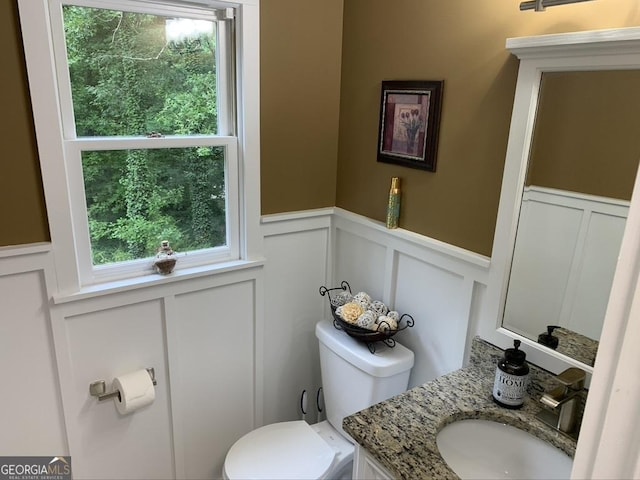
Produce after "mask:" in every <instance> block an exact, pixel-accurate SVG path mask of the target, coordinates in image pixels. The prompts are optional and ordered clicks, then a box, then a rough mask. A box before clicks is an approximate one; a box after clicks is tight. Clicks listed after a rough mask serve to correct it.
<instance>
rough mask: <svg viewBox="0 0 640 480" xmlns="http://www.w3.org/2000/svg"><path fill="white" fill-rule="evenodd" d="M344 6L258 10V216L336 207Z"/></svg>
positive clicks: (273, 2)
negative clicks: (259, 182)
mask: <svg viewBox="0 0 640 480" xmlns="http://www.w3.org/2000/svg"><path fill="white" fill-rule="evenodd" d="M347 1H349V0H347ZM342 5H343V0H322V1H321V2H318V1H317V0H263V1H262V3H261V5H260V8H261V12H260V29H261V32H260V42H261V46H260V49H261V64H260V67H261V75H260V81H261V86H260V95H261V105H260V108H261V133H260V136H261V139H260V145H261V179H262V182H261V190H262V192H261V193H262V213H263V214H269V213H278V212H287V211H295V210H306V209H310V208H320V207H329V206H334V205H335V198H336V169H337V161H338V117H339V114H340V112H339V106H340V59H341V49H342V9H343V7H342Z"/></svg>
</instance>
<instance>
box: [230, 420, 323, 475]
mask: <svg viewBox="0 0 640 480" xmlns="http://www.w3.org/2000/svg"><path fill="white" fill-rule="evenodd" d="M335 457H336V452H335V451H334V450H333V449H332V448H331V447H330V446H329V445H328V444H327V443H326V442H325V441H324V440H322V438H320V435H318V433H316V432H315V431H314V430H313V429H312V428H311V427H310V426H309V424H307V423H306V422H304V421H302V420H299V421H295V422H282V423H274V424H271V425H266V426H264V427H260V428H258V429H256V430H253V431H252V432H249V433H247V434H246V435H245V436H244V437H242V438H240V439H239V440H238V441H237V442H236V443H235V444H234V445H233V446H232V447H231V449H230V450H229V452H228V453H227V458H226V459H225V462H224V474H225V476H226V478H229V479H232V480H236V479H255V480H260V479H274V478H278V479H283V480H284V479H300V480H303V479H322V478H324V477H325V475H326V474H327V472H329V470H330V469H331V467H332V465H333V463H334V459H335Z"/></svg>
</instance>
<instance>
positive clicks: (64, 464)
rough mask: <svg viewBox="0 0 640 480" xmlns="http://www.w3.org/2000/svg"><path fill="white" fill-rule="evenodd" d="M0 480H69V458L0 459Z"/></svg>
mask: <svg viewBox="0 0 640 480" xmlns="http://www.w3.org/2000/svg"><path fill="white" fill-rule="evenodd" d="M0 480H71V457H0Z"/></svg>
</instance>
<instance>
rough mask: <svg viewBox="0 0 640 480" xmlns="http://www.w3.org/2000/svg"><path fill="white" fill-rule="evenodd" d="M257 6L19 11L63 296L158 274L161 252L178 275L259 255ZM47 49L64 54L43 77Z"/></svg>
mask: <svg viewBox="0 0 640 480" xmlns="http://www.w3.org/2000/svg"><path fill="white" fill-rule="evenodd" d="M196 3H207V4H212V5H214V4H215V5H214V6H209V5H207V6H199V5H196ZM230 5H233V6H234V8H229V7H230ZM214 7H215V8H214ZM253 7H257V0H252V1H249V0H247V1H244V2H243V1H240V2H234V4H226V3H225V2H209V1H207V2H205V1H204V0H194V1H192V2H189V3H187V2H180V1H164V0H157V1H149V0H126V1H125V0H19V8H20V18H21V24H22V29H23V38H24V44H25V56H26V59H27V70H28V73H29V81H30V88H31V95H32V104H33V109H34V120H35V123H36V134H37V137H38V147H39V154H40V162H41V164H42V170H43V182H44V186H45V197H46V200H47V210H48V213H49V217H50V224H51V231H52V241H53V244H54V253H55V254H56V255H55V256H56V266H57V267H61V268H63V269H66V270H68V272H67V273H68V274H67V279H68V280H67V281H65V282H64V284H65V285H64V287H66V288H63V289H65V290H77V289H78V288H80V287H81V286H83V285H90V284H95V283H100V282H104V281H108V280H114V279H120V278H127V277H132V276H140V275H145V274H151V273H153V270H152V263H153V258H154V256H155V253H156V251H157V248H158V246H159V245H160V243H161V241H163V240H169V241H170V242H171V245H172V247H173V248H174V250H176V251H177V252H178V255H179V261H178V265H177V267H176V268H177V269H178V268H183V269H184V268H188V267H192V266H196V265H204V264H215V263H219V262H228V261H237V260H240V259H243V258H244V259H248V258H249V257H250V252H251V248H250V247H249V245H247V244H246V241H247V239H249V238H252V235H251V234H250V232H248V230H249V229H250V228H252V227H248V226H247V225H248V219H249V217H253V218H256V216H257V211H258V208H257V207H258V201H257V195H256V193H249V192H250V191H251V190H250V185H252V184H253V185H255V184H256V181H257V178H258V177H257V174H258V173H259V172H258V168H257V166H258V163H257V149H256V148H255V147H254V146H251V147H250V146H249V140H250V136H251V134H252V133H255V136H256V137H257V136H258V134H257V129H256V126H257V122H256V121H255V120H252V119H255V115H256V112H257V106H256V103H257V101H256V100H257V94H255V90H257V80H256V81H248V80H247V75H246V72H247V71H248V70H250V69H251V68H256V67H255V65H253V62H254V61H255V60H252V59H253V58H255V59H257V53H255V51H257V41H256V40H255V39H250V37H249V36H247V34H246V31H245V33H244V38H240V41H238V42H237V40H238V38H239V37H238V36H239V35H242V31H243V29H241V28H239V27H240V25H237V24H236V21H237V18H242V19H244V20H245V21H246V22H248V23H251V22H254V23H255V22H257V20H256V18H257V8H253ZM39 22H47V23H48V24H49V25H48V26H49V28H47V29H44V33H43V29H42V28H41V23H39ZM47 32H48V33H47ZM236 43H238V44H240V45H241V47H242V48H241V49H240V50H238V51H236V48H235V45H236ZM38 46H40V47H47V48H40V49H39V48H38ZM43 51H44V52H53V53H52V54H51V55H50V56H49V58H48V59H47V60H48V62H45V67H43V65H42V58H37V57H38V56H41V55H42V52H43ZM255 63H257V62H255ZM47 64H48V67H49V68H48V69H47V68H46V65H47ZM256 78H257V77H256ZM252 89H253V90H252ZM46 92H52V93H53V94H54V98H53V101H52V99H51V98H48V97H46ZM252 99H254V101H253V104H252V103H251V100H252ZM236 105H241V106H242V107H243V108H244V110H242V109H240V110H236ZM249 108H251V110H252V113H248V110H249ZM248 120H251V121H250V122H249V123H247V121H248ZM53 127H58V128H57V129H56V128H53ZM51 130H57V131H58V132H59V135H57V138H53V137H52V132H51ZM251 143H252V144H253V143H255V142H251ZM252 155H254V156H253V157H252ZM241 166H244V167H245V168H244V169H243V168H241ZM251 166H253V167H254V168H255V170H252V169H250V168H248V167H251ZM241 172H242V175H241ZM245 193H246V195H245V197H244V198H241V196H242V195H243V194H245ZM63 203H65V204H63ZM243 225H244V228H241V227H242V226H243ZM253 237H255V235H253ZM67 240H69V241H70V242H67ZM243 240H244V244H243ZM64 259H66V260H64ZM69 259H70V260H69ZM69 261H70V262H71V264H72V266H71V267H68V268H67V267H65V266H64V265H66V264H67V263H69ZM63 277H64V275H63Z"/></svg>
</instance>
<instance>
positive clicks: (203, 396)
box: [171, 281, 256, 478]
mask: <svg viewBox="0 0 640 480" xmlns="http://www.w3.org/2000/svg"><path fill="white" fill-rule="evenodd" d="M254 289H255V287H254V284H253V282H251V281H247V282H242V283H237V284H233V285H225V286H221V287H217V288H210V289H206V290H200V291H196V292H190V293H185V294H182V295H177V296H176V298H175V311H176V312H179V315H178V316H177V318H175V319H172V320H171V321H172V322H173V323H174V326H173V328H172V330H171V331H172V332H173V334H175V338H174V339H173V342H172V344H171V347H172V348H171V350H172V351H175V354H174V355H172V357H171V366H172V370H171V372H172V379H174V383H173V385H172V386H173V388H172V391H173V399H174V411H175V410H176V409H180V412H179V416H180V418H181V419H182V428H183V429H184V434H183V436H182V439H181V449H182V450H183V452H184V460H183V462H184V476H185V478H215V477H216V476H218V475H220V472H222V466H223V464H224V457H225V455H226V453H227V451H228V450H229V448H230V447H231V445H233V443H234V442H235V441H236V440H237V439H238V438H240V437H241V436H242V435H244V434H245V433H247V432H249V431H251V430H252V429H253V428H254V427H255V425H256V419H255V418H254V415H253V409H254V395H255V392H254V384H255V373H254V350H255V349H254V344H255V338H254V322H255V319H254V308H255V306H254V305H255V301H254V298H255V291H254Z"/></svg>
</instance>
